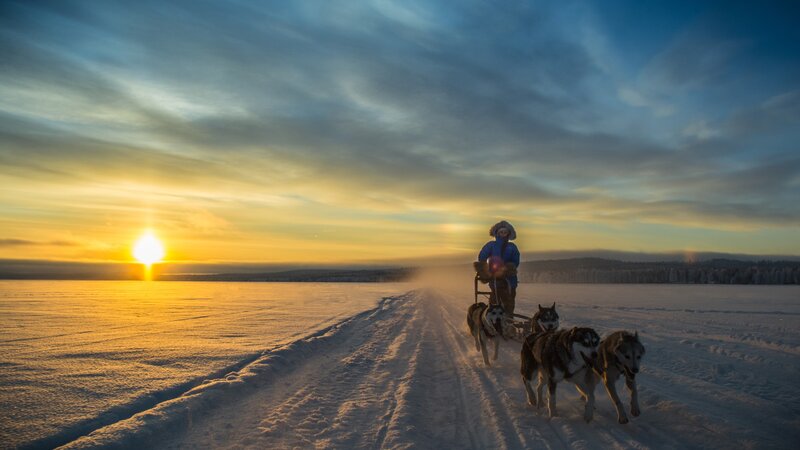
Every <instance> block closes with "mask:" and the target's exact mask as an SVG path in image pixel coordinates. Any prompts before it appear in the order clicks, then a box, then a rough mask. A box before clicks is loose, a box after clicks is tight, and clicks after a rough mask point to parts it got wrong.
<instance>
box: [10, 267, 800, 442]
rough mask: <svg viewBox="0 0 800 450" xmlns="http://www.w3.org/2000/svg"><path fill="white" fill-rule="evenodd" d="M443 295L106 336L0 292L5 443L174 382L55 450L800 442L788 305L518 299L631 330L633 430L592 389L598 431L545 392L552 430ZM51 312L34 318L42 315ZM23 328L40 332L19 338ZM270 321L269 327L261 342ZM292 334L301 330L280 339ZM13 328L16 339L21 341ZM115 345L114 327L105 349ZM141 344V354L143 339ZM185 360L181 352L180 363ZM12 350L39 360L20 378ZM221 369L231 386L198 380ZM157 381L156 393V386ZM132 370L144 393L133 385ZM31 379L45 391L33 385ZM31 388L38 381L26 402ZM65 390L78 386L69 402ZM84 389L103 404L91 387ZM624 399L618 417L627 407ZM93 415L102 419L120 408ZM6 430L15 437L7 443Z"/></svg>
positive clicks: (157, 322) (665, 289)
mask: <svg viewBox="0 0 800 450" xmlns="http://www.w3.org/2000/svg"><path fill="white" fill-rule="evenodd" d="M455 281H458V282H457V283H455V287H453V286H444V285H442V284H441V283H439V284H438V285H437V286H436V288H435V289H434V288H427V287H416V286H414V287H413V290H412V286H409V285H361V284H359V285H353V286H347V285H345V286H344V288H348V289H345V290H342V291H338V292H339V293H342V292H348V293H349V298H348V299H346V300H344V301H333V302H327V304H326V305H319V304H317V301H316V300H314V301H308V302H306V303H305V304H304V305H300V306H294V308H296V309H297V310H296V311H293V312H291V313H290V315H289V316H284V315H283V314H289V313H287V312H286V311H285V307H286V303H285V302H283V303H282V302H280V301H279V302H277V303H278V304H277V305H275V304H273V302H272V301H266V300H265V299H267V298H271V297H269V296H268V295H267V290H268V289H270V286H272V285H270V284H261V283H259V284H252V285H251V286H252V287H250V286H244V287H240V288H238V289H243V291H241V292H240V293H239V294H237V295H234V296H232V298H235V299H238V300H237V301H238V302H239V303H238V304H236V305H228V302H226V301H219V302H210V301H205V302H201V304H199V305H198V307H197V308H189V307H188V306H186V305H184V306H183V307H172V306H170V307H166V310H165V311H159V310H158V309H157V308H158V305H159V302H158V301H154V300H147V301H146V304H147V306H146V307H142V308H139V309H136V308H134V309H136V310H138V311H139V314H141V316H137V315H136V314H126V315H124V316H122V317H120V318H118V319H117V320H112V318H110V317H106V316H105V315H104V314H100V313H98V317H105V318H104V319H103V320H102V321H100V319H99V318H97V317H95V318H93V317H94V316H92V311H94V310H93V309H92V308H88V307H83V308H79V309H80V312H79V311H76V310H74V306H69V305H70V304H71V303H76V301H75V300H74V299H75V296H74V295H72V297H71V298H72V299H73V301H72V302H64V303H66V304H67V306H63V307H51V306H49V303H48V304H46V305H45V306H42V305H39V306H36V305H34V303H33V302H34V299H37V300H36V301H37V302H42V301H44V299H43V298H41V291H40V292H39V295H38V296H37V295H34V294H31V293H27V294H26V293H23V292H20V291H16V290H14V294H9V289H10V287H11V286H14V287H16V286H18V285H16V284H13V285H8V284H6V285H0V292H2V293H3V294H2V295H3V298H2V303H1V304H0V307H2V309H1V310H0V311H1V312H2V322H0V325H1V326H2V334H0V336H1V339H2V345H3V348H2V351H3V353H2V356H0V360H1V361H2V366H1V367H2V376H1V378H0V402H2V405H0V408H2V409H0V420H1V421H2V426H1V427H0V428H2V429H3V431H2V432H3V433H6V434H3V435H2V439H3V444H4V446H10V445H15V444H24V443H28V442H31V439H30V437H31V436H34V437H41V436H44V435H46V433H44V431H45V430H44V429H43V428H42V425H41V422H42V420H43V419H42V418H43V417H44V416H47V417H48V419H47V420H48V421H50V422H51V423H52V426H53V429H58V427H59V426H62V425H63V422H64V418H65V417H66V418H69V417H70V414H71V413H70V411H69V409H68V408H65V407H58V408H57V404H58V401H60V399H59V398H58V396H60V395H61V394H60V392H62V391H65V392H68V393H69V395H70V396H72V398H73V400H71V402H72V403H71V405H73V407H74V406H75V405H76V404H78V403H76V402H78V401H79V399H80V396H81V393H80V390H81V389H86V392H85V393H84V396H85V397H86V400H85V401H86V402H87V403H91V404H93V405H94V407H95V409H96V410H95V414H98V411H101V410H103V408H102V406H103V402H100V401H97V399H98V397H102V396H103V395H104V393H105V392H108V390H109V389H112V390H113V389H114V387H115V386H118V388H119V390H120V391H122V392H133V391H134V389H133V388H132V387H131V386H132V384H133V383H134V382H137V383H138V382H140V381H143V382H144V384H148V383H154V384H156V385H158V383H160V382H162V381H163V380H164V379H165V378H170V376H171V375H172V374H173V373H174V372H180V373H181V374H182V376H183V377H184V379H185V380H189V381H186V382H185V384H183V385H181V386H180V387H179V388H175V387H173V388H172V389H166V390H163V393H164V394H163V396H162V397H160V398H157V399H155V402H154V404H153V405H152V407H149V406H150V405H148V408H147V409H144V408H139V409H136V408H134V407H132V406H131V405H130V403H128V404H126V405H127V408H128V409H127V410H126V411H124V412H127V413H132V412H135V411H141V412H139V413H138V414H136V415H134V416H133V417H130V418H125V417H123V416H124V414H122V413H120V414H119V416H120V417H119V418H118V419H119V420H116V421H114V422H113V423H111V424H110V425H108V426H105V427H103V428H99V429H97V430H96V431H94V432H93V433H91V434H89V435H88V436H84V437H82V438H79V439H77V440H74V441H72V442H70V443H69V444H68V447H73V448H85V447H91V446H126V447H131V448H133V447H142V446H150V447H157V448H208V447H251V448H292V447H301V448H313V447H339V448H378V447H388V448H401V447H416V448H434V447H441V448H797V446H798V443H800V383H798V382H797V380H798V379H800V288H798V287H762V286H753V287H750V286H682V285H678V286H675V285H521V286H520V293H519V298H518V307H517V309H518V312H521V313H527V312H532V311H533V310H534V308H535V305H536V303H537V302H540V303H551V302H552V301H556V302H558V308H559V313H560V314H561V318H562V321H561V322H562V326H564V327H569V326H572V325H589V326H593V327H595V329H597V331H598V332H599V333H600V334H601V335H603V334H605V333H607V332H609V331H611V330H615V329H629V330H633V329H636V330H638V331H639V334H640V336H641V338H642V341H643V342H644V344H645V346H646V347H647V355H646V356H645V359H644V362H643V371H642V373H641V374H640V375H639V377H638V381H639V389H640V403H641V404H642V409H643V412H642V415H641V416H640V417H637V418H632V421H631V423H629V424H627V425H619V424H617V422H616V415H615V413H614V410H613V407H612V405H611V403H610V401H609V400H608V397H607V395H606V393H605V392H604V390H603V389H602V387H598V390H597V397H598V402H597V411H596V413H595V420H594V421H593V422H591V423H589V424H587V423H585V422H583V420H582V404H581V401H580V399H579V397H578V395H577V393H576V391H575V390H574V388H573V387H571V386H569V385H567V384H562V385H560V386H559V391H558V405H559V412H560V416H559V417H556V418H553V419H548V418H547V417H546V414H545V413H544V410H542V411H541V412H539V413H537V412H536V411H535V410H534V409H533V408H531V407H530V406H528V405H527V403H526V402H525V394H524V389H523V387H522V383H521V382H520V377H519V344H516V343H513V342H508V343H504V344H503V345H502V347H501V354H500V359H499V361H498V364H496V365H495V366H494V367H491V368H485V367H483V363H482V360H481V358H480V355H479V354H478V353H477V352H476V351H475V349H474V346H473V344H472V342H471V341H470V338H469V336H468V334H467V331H466V324H465V312H466V308H467V306H468V305H469V304H470V302H471V301H472V299H471V285H470V280H469V279H465V280H455ZM157 284H160V283H157ZM164 284H167V285H171V283H164ZM231 285H233V284H227V283H217V284H208V285H205V287H203V288H198V292H200V291H205V294H204V295H202V297H203V298H214V297H215V296H218V297H217V298H218V299H220V300H221V299H227V298H228V295H229V292H230V291H231V290H233V288H232V287H231ZM286 286H288V290H290V291H293V292H294V291H295V290H296V289H305V287H308V289H309V291H308V296H309V298H310V299H311V298H319V297H314V296H315V295H316V291H315V290H318V289H326V288H327V289H340V288H339V287H338V286H340V285H337V286H335V287H326V285H322V284H320V285H305V286H299V287H297V285H293V284H289V285H286ZM131 289H133V288H131ZM164 289H165V295H166V296H164V297H161V299H162V302H163V303H165V304H170V302H171V301H173V300H170V298H171V297H169V293H168V292H167V291H168V290H169V289H173V288H169V287H166V288H164ZM174 289H178V288H177V287H176V288H174ZM250 289H252V290H250ZM262 289H263V290H262ZM214 292H216V294H214ZM387 292H388V293H387ZM62 294H64V293H63V292H62ZM112 294H113V292H111V290H108V291H106V292H104V293H103V292H101V293H99V294H97V295H96V296H95V295H93V297H92V298H94V300H93V301H95V302H97V303H102V301H106V300H107V299H105V298H104V297H107V296H112V297H113V298H116V299H117V301H123V297H124V295H122V294H120V296H115V297H114V296H113V295H112ZM173 294H176V293H175V292H173ZM273 294H275V291H272V292H271V293H270V294H269V295H273ZM291 295H294V294H291ZM24 296H29V297H31V299H30V300H28V304H27V305H26V306H25V307H16V306H14V305H15V302H16V301H21V300H20V299H21V298H23V297H24ZM10 297H13V298H12V299H10ZM329 297H335V298H339V297H338V296H337V295H333V294H331V295H329ZM137 298H138V301H140V302H145V300H144V297H137ZM289 298H295V299H297V298H298V297H289ZM57 300H58V299H55V298H53V299H48V301H49V302H53V303H54V304H58V301H57ZM129 301H136V300H135V299H129ZM185 302H186V303H187V304H191V301H190V300H188V299H187V300H185ZM77 303H81V302H77ZM179 303H180V302H179ZM234 303H235V302H234ZM266 304H270V305H271V306H270V308H267V307H266V306H265V305H266ZM262 306H263V308H264V309H260V307H262ZM95 307H97V306H95ZM129 307H130V306H129ZM130 308H132V307H130ZM187 308H188V309H187ZM151 309H152V310H155V311H156V312H155V313H154V312H152V311H151ZM207 309H210V311H211V312H210V311H206V310H207ZM118 310H119V311H132V310H128V309H126V308H123V307H119V308H118ZM43 311H47V313H45V312H43ZM65 311H66V312H65ZM176 311H177V312H176ZM345 311H346V312H345ZM212 312H213V314H212ZM325 313H327V316H325ZM26 314H33V315H35V316H36V317H35V318H29V319H23V318H22V317H23V316H25V315H26ZM61 314H68V315H70V317H72V319H70V320H72V321H73V322H75V320H76V318H79V317H83V316H84V315H85V316H86V317H85V318H84V319H83V320H81V321H79V323H78V324H77V325H76V326H77V327H78V328H76V329H75V330H74V331H73V330H69V329H65V326H66V325H65V324H66V323H67V322H69V320H67V319H66V318H63V317H62V316H61ZM174 314H177V316H174ZM315 314H320V316H317V317H318V319H315V320H316V321H314V320H308V321H305V322H304V317H307V316H314V315H315ZM267 315H270V316H275V315H280V316H279V319H277V320H276V322H275V323H274V324H269V325H266V326H265V324H264V323H262V321H264V320H268V319H267V318H265V317H264V316H267ZM201 316H208V317H207V319H206V320H205V321H204V322H195V323H193V324H190V325H186V324H183V323H182V321H179V320H177V319H179V318H181V317H184V318H192V320H190V322H191V321H196V320H202V319H198V318H199V317H201ZM137 317H138V319H137ZM26 320H27V322H25V321H26ZM168 320H172V321H170V322H169V323H161V322H165V321H168ZM290 320H298V321H299V322H300V323H301V325H299V326H295V325H286V324H285V323H283V322H286V321H290ZM23 323H27V324H28V326H27V327H18V325H20V324H23ZM45 323H51V325H44V324H45ZM33 324H38V325H37V326H43V327H46V329H48V330H49V332H50V334H49V336H50V337H49V338H47V339H48V340H49V342H50V344H48V345H47V346H49V347H59V348H48V349H47V350H42V349H40V347H42V346H43V345H42V344H41V343H37V342H35V341H32V340H31V339H33V338H35V337H36V336H35V335H34V334H32V332H30V331H25V330H26V329H27V330H30V328H29V327H31V326H33ZM123 326H126V327H128V328H119V329H118V330H117V331H108V330H109V329H110V328H113V327H123ZM273 326H274V327H278V326H287V327H288V328H289V329H290V330H291V331H288V332H287V331H283V332H281V331H278V332H277V333H278V335H279V336H280V338H273V337H270V336H272V335H271V334H270V333H271V332H272V327H273ZM150 327H152V328H153V330H152V331H153V332H154V337H152V338H145V337H144V336H145V335H146V334H147V332H148V331H149V328H150ZM293 327H294V328H293ZM16 328H20V329H16ZM59 329H60V331H59ZM125 330H127V331H125ZM67 333H69V334H68V335H67ZM102 333H109V334H107V335H104V334H102ZM233 333H239V334H238V335H239V336H242V337H240V338H238V339H240V341H226V340H225V339H234V338H222V337H220V336H225V335H229V334H233ZM58 334H65V336H63V337H57V336H56V335H58ZM14 336H16V337H14ZM214 336H216V338H215V337H214ZM195 338H197V339H199V341H198V342H200V343H194V341H193V339H195ZM14 339H17V341H14ZM21 339H28V340H27V341H26V340H21ZM109 339H111V341H112V342H114V341H127V340H129V339H133V340H141V341H142V342H147V343H148V344H147V345H146V346H145V347H144V348H141V347H139V350H140V353H135V352H134V353H133V354H131V355H127V354H126V353H125V352H123V351H121V350H115V349H113V348H112V350H107V346H108V345H109V343H108V341H109ZM20 340H21V341H20ZM184 341H192V343H191V345H190V344H185V345H186V346H187V347H186V348H183V349H182V348H179V347H180V345H179V344H178V343H180V342H184ZM19 342H22V343H25V342H27V344H25V345H28V347H22V346H21V344H19ZM215 342H216V343H218V344H220V345H219V347H215V346H214V345H212V344H213V343H215ZM221 342H224V343H221ZM76 344H83V345H80V346H77V347H76ZM259 344H263V345H262V346H261V347H259ZM137 345H139V344H137ZM71 347H75V348H71ZM189 347H191V348H192V349H194V350H193V351H196V350H201V356H196V355H190V354H188V351H187V348H189ZM8 349H11V350H12V353H11V354H9V353H7V351H8ZM133 349H134V346H129V350H133ZM260 349H267V351H265V352H263V354H262V353H260V352H259V351H258V350H260ZM25 351H27V352H35V351H39V352H41V353H40V356H35V355H33V356H28V357H27V359H23V357H24V356H25ZM17 353H18V354H17ZM73 353H74V354H76V355H78V356H75V355H72V354H73ZM227 355H238V356H235V357H233V356H227ZM226 356H227V359H226ZM82 358H90V359H89V360H84V359H82ZM237 358H238V359H237ZM71 359H78V361H71ZM195 359H196V360H197V361H199V362H200V363H199V364H196V363H195ZM128 360H130V361H129V362H130V364H128V365H126V364H125V362H126V361H128ZM137 360H150V361H160V364H153V365H152V366H155V367H159V368H160V369H157V370H156V369H153V368H152V367H151V365H148V364H145V363H141V364H140V363H136V362H135V361H137ZM87 361H92V362H91V364H93V365H99V366H101V367H103V369H102V370H101V369H97V368H95V369H96V370H95V372H94V373H96V375H95V376H94V378H93V377H91V376H86V377H72V376H61V375H59V372H63V371H65V370H72V371H75V372H77V373H83V372H82V371H86V373H89V370H90V369H91V367H89V366H90V364H89V363H87ZM217 362H219V363H220V364H218V365H217V366H214V367H213V368H212V367H211V366H212V365H213V364H212V363H217ZM15 364H28V365H36V364H38V365H39V366H37V367H43V368H41V369H35V370H33V373H34V375H35V376H34V381H30V380H28V378H27V377H28V375H27V372H26V370H27V369H26V368H25V367H21V368H20V367H18V366H16V365H15ZM104 364H107V365H104ZM226 365H227V366H229V367H234V370H231V371H230V373H221V374H220V376H216V377H215V376H212V375H211V374H212V373H213V372H215V371H217V372H219V368H220V367H224V366H226ZM204 367H205V368H206V369H207V370H205V371H203V370H202V369H203V368H204ZM120 370H122V371H123V372H124V375H123V376H120V375H118V371H120ZM154 370H155V372H154ZM159 370H163V371H164V373H167V374H169V375H167V376H165V377H163V378H162V377H160V376H159V375H154V374H158V373H162V372H158V371H159ZM137 371H142V372H143V373H144V374H145V375H143V378H142V379H141V380H140V379H139V378H140V377H139V375H138V372H137ZM181 371H184V372H181ZM36 372H42V373H47V374H49V375H47V376H46V377H45V378H46V379H45V378H42V377H44V375H41V376H40V375H37V374H36ZM147 374H150V375H147ZM35 377H39V378H42V380H43V381H42V382H41V385H40V386H37V385H36V383H37V382H38V381H36V379H35ZM198 377H200V378H198ZM177 378H179V377H174V379H173V385H174V381H175V379H177ZM202 378H206V380H205V382H203V381H202ZM93 380H96V381H93ZM113 380H116V381H113ZM191 380H201V381H196V382H194V383H192V382H190V381H191ZM72 382H75V383H77V386H78V387H76V388H74V389H71V388H68V387H69V386H70V384H71V383H72ZM95 382H96V383H99V384H100V387H98V388H94V387H92V386H93V383H95ZM49 383H55V384H56V385H57V386H56V389H54V388H53V386H52V385H51V384H49ZM115 383H118V385H117V384H115ZM165 384H168V383H165ZM20 386H21V388H20ZM126 386H127V387H126ZM140 386H141V385H140ZM48 389H49V390H51V391H52V392H54V393H55V394H53V393H52V392H51V393H50V394H48V395H49V397H47V398H46V399H45V401H46V402H51V401H52V402H53V404H52V409H53V410H52V411H51V410H50V406H49V403H44V404H42V403H40V404H39V407H40V408H41V407H42V406H44V409H41V410H40V411H39V412H38V413H30V414H29V416H30V417H28V418H26V416H25V415H24V414H21V413H19V412H18V411H19V408H16V409H13V410H12V411H13V413H12V414H9V412H8V409H6V407H7V406H13V405H16V404H19V403H24V401H25V398H26V397H24V396H23V395H22V394H25V395H30V396H35V395H36V394H37V393H40V392H43V391H45V390H48ZM154 390H158V389H154ZM621 392H624V393H623V401H625V400H626V399H627V391H624V390H621ZM31 398H32V397H31ZM108 398H109V399H112V398H114V399H116V397H114V396H111V395H109V396H108ZM18 399H19V400H18ZM159 400H161V401H160V403H159V402H158V401H159ZM29 401H30V400H29ZM40 401H41V399H40ZM107 401H108V404H109V405H113V404H115V403H114V402H116V401H118V400H107ZM155 403H158V404H155ZM36 424H38V425H36ZM9 426H10V427H11V429H12V433H9V432H8V431H6V430H7V429H8V427H9ZM36 427H38V428H36ZM31 429H34V430H36V431H30V430H31ZM62 429H63V426H62ZM36 433H39V435H38V436H36ZM21 435H24V437H22V436H21ZM39 442H40V443H42V442H44V441H39Z"/></svg>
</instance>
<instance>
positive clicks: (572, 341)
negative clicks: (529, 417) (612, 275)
mask: <svg viewBox="0 0 800 450" xmlns="http://www.w3.org/2000/svg"><path fill="white" fill-rule="evenodd" d="M599 344H600V336H598V335H597V333H596V332H595V331H594V330H593V329H591V328H578V327H573V328H572V329H569V330H554V331H545V332H544V333H539V334H531V335H529V336H528V337H527V338H526V339H525V342H523V344H522V354H521V355H520V356H521V359H522V367H521V369H520V372H521V373H522V383H523V384H524V385H525V392H526V393H527V394H528V403H530V404H531V405H533V406H537V407H541V406H542V404H543V402H544V399H543V397H542V387H543V386H544V384H545V383H547V391H548V395H547V409H548V412H549V414H550V417H553V416H555V415H556V385H557V384H558V382H559V381H561V380H567V381H569V382H571V383H574V384H575V386H577V387H578V390H579V391H580V392H581V396H582V397H583V399H584V402H585V410H584V413H583V418H584V420H586V421H587V422H589V421H591V420H592V415H593V414H594V387H595V386H596V385H597V379H596V376H595V373H594V372H593V370H592V368H591V367H592V366H593V365H594V364H595V362H594V360H595V359H596V358H597V346H598V345H599ZM536 372H538V373H539V382H538V384H537V385H536V394H534V392H533V389H532V388H531V380H532V379H533V374H534V373H536ZM537 398H538V401H537Z"/></svg>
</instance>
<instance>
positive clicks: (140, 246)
mask: <svg viewBox="0 0 800 450" xmlns="http://www.w3.org/2000/svg"><path fill="white" fill-rule="evenodd" d="M133 257H134V258H136V260H137V261H139V262H140V263H142V264H145V265H148V266H149V265H150V264H153V263H157V262H159V261H161V258H163V257H164V246H163V245H161V241H159V240H158V238H157V237H155V235H153V233H151V232H149V231H148V232H147V233H145V234H144V235H142V237H140V238H139V240H138V241H136V245H134V246H133Z"/></svg>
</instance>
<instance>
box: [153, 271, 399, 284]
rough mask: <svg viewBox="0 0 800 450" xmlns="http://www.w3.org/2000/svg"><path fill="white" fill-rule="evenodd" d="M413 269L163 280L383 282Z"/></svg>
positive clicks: (194, 276)
mask: <svg viewBox="0 0 800 450" xmlns="http://www.w3.org/2000/svg"><path fill="white" fill-rule="evenodd" d="M411 274H412V270H411V269H371V270H370V269H366V270H329V269H319V270H290V271H285V272H275V273H220V274H162V275H161V276H159V280H162V281H271V282H320V283H381V282H394V281H405V280H407V279H408V278H409V277H410V276H411Z"/></svg>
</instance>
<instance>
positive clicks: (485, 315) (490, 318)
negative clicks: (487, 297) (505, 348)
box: [467, 302, 505, 366]
mask: <svg viewBox="0 0 800 450" xmlns="http://www.w3.org/2000/svg"><path fill="white" fill-rule="evenodd" d="M504 319H505V312H504V311H503V307H502V306H500V305H488V306H487V305H486V303H483V302H478V303H473V304H472V305H470V306H469V309H468V310H467V325H468V326H469V333H470V334H471V335H472V337H473V338H475V348H476V349H477V350H478V351H480V352H481V355H483V362H484V364H486V365H487V366H491V365H492V364H491V363H489V352H488V351H487V350H486V341H487V340H489V339H491V340H492V341H493V342H494V356H493V357H492V361H496V360H497V350H498V348H499V347H500V339H499V338H500V337H501V336H503V320H504Z"/></svg>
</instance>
